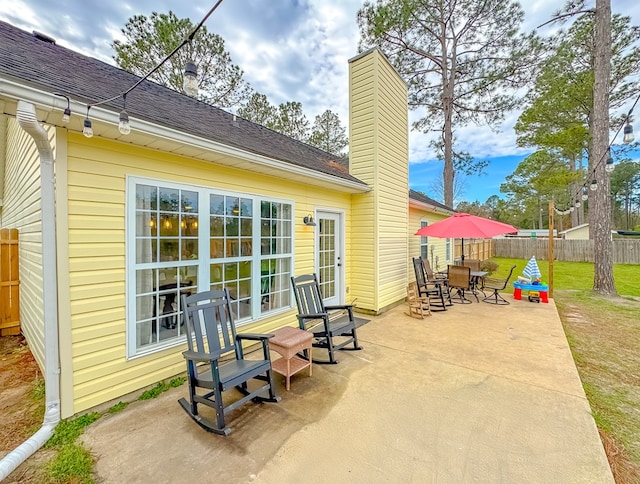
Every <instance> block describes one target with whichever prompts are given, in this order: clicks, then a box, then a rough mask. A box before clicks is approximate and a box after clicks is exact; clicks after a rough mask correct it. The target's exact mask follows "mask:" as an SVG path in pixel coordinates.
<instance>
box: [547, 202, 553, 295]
mask: <svg viewBox="0 0 640 484" xmlns="http://www.w3.org/2000/svg"><path fill="white" fill-rule="evenodd" d="M553 213H554V207H553V200H549V253H548V254H547V257H548V259H549V297H551V298H552V297H553V258H554V255H553V242H554V240H553Z"/></svg>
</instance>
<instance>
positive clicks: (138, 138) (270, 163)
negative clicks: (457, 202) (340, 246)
mask: <svg viewBox="0 0 640 484" xmlns="http://www.w3.org/2000/svg"><path fill="white" fill-rule="evenodd" d="M0 97H4V98H7V99H11V100H14V101H18V100H24V101H27V102H30V103H33V104H34V105H35V106H36V109H37V112H38V119H39V120H40V121H41V122H43V123H46V124H50V125H54V126H59V127H64V128H66V129H68V130H69V131H76V132H81V131H82V120H83V118H84V112H85V110H86V105H84V104H81V103H76V102H73V101H72V104H71V111H72V113H76V116H74V117H73V118H75V119H73V121H72V122H71V123H69V124H67V125H62V122H61V118H62V112H63V110H64V108H65V107H66V100H64V99H62V98H59V97H57V96H54V95H53V94H52V93H49V92H45V91H43V90H40V89H37V88H34V87H30V86H26V85H24V84H22V83H20V82H17V81H14V80H10V79H7V78H6V77H5V78H0ZM77 114H80V116H78V115H77ZM91 120H92V122H93V128H94V133H95V134H96V136H100V137H102V138H106V139H111V140H115V141H120V142H126V143H129V144H132V145H138V146H142V147H146V148H152V149H153V146H150V144H153V143H152V140H153V139H159V140H162V141H164V148H165V149H162V150H161V151H165V152H169V153H174V154H178V155H182V156H189V157H191V158H195V159H199V160H202V161H207V162H211V163H216V164H220V165H225V166H232V167H236V168H240V169H243V170H249V171H253V172H257V173H260V174H266V175H271V176H277V177H279V178H284V179H288V180H291V181H296V182H300V180H301V177H304V179H305V183H307V184H310V185H314V186H319V187H322V188H329V189H331V190H335V191H338V192H344V193H364V192H368V191H370V190H371V188H370V187H369V186H368V185H366V184H364V183H359V182H356V181H352V180H347V179H344V178H340V177H336V176H333V175H330V174H327V173H322V172H319V171H315V170H310V169H308V168H304V167H301V166H297V165H294V164H290V163H287V162H284V161H281V160H277V159H274V158H270V157H267V156H264V155H260V154H257V153H253V152H250V151H247V150H242V149H240V148H235V147H232V146H229V145H225V144H223V143H219V142H216V141H212V140H209V139H206V138H203V137H200V136H195V135H191V134H189V133H186V132H183V131H179V130H175V129H172V128H168V127H166V126H162V125H160V124H157V123H153V122H149V121H145V120H142V119H138V118H131V124H132V126H133V127H134V130H135V133H132V134H133V136H131V135H128V136H127V138H126V139H125V138H123V135H121V134H120V132H119V131H118V129H117V126H118V121H119V113H116V112H114V111H111V110H108V109H104V108H102V107H101V106H94V107H92V108H91ZM144 141H147V143H146V144H145V143H144ZM167 142H168V143H172V144H175V146H174V147H173V149H166V148H167V146H166V143H167ZM194 148H195V149H194ZM155 149H159V148H155ZM159 150H160V149H159Z"/></svg>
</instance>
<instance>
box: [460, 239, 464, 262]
mask: <svg viewBox="0 0 640 484" xmlns="http://www.w3.org/2000/svg"><path fill="white" fill-rule="evenodd" d="M460 260H462V265H464V237H462V254H461V255H460Z"/></svg>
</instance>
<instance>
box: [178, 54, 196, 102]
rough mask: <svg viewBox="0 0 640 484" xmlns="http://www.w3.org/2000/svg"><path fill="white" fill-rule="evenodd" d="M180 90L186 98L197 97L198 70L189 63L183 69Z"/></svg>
mask: <svg viewBox="0 0 640 484" xmlns="http://www.w3.org/2000/svg"><path fill="white" fill-rule="evenodd" d="M182 89H183V90H184V93H185V94H186V95H187V96H191V97H196V96H197V95H198V68H197V67H196V65H195V64H194V63H193V62H191V61H189V62H187V65H186V66H185V68H184V75H183V84H182Z"/></svg>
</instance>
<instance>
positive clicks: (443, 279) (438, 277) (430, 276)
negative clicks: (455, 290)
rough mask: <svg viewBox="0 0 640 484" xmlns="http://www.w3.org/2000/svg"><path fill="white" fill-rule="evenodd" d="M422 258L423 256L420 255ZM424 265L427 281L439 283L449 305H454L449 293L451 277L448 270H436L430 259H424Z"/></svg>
mask: <svg viewBox="0 0 640 484" xmlns="http://www.w3.org/2000/svg"><path fill="white" fill-rule="evenodd" d="M420 259H422V257H420ZM422 263H423V265H424V272H425V274H426V276H427V281H428V282H432V283H434V284H436V285H439V286H440V288H441V290H442V295H443V297H444V299H445V303H446V305H447V306H452V302H451V295H450V294H449V279H448V275H447V273H446V272H434V270H433V269H432V268H431V264H430V263H429V259H422Z"/></svg>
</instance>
